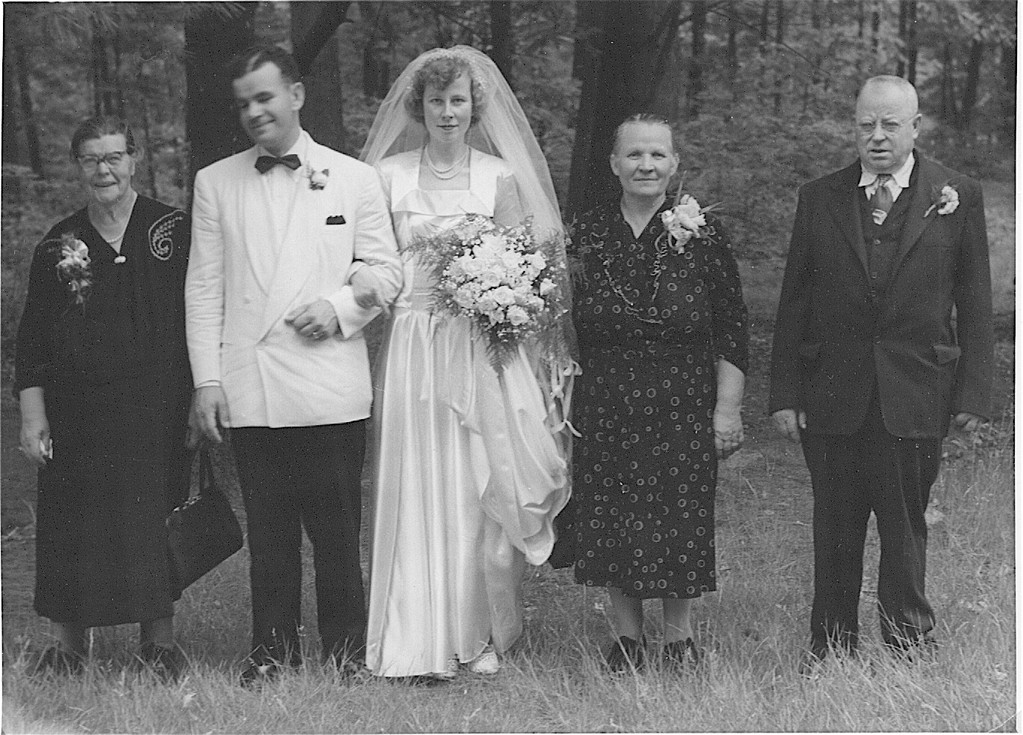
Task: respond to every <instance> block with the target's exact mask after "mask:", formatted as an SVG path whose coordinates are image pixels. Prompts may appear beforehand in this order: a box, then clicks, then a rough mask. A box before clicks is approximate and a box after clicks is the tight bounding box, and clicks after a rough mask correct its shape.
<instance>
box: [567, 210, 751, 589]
mask: <svg viewBox="0 0 1023 735" xmlns="http://www.w3.org/2000/svg"><path fill="white" fill-rule="evenodd" d="M669 201H670V197H669ZM668 206H669V204H667V203H666V204H665V206H664V208H667V207H668ZM662 211H663V208H662ZM707 231H708V236H707V237H705V238H702V239H699V240H696V239H694V240H690V241H689V242H688V243H686V245H685V246H684V247H683V249H682V252H681V253H678V252H675V250H674V249H672V248H671V247H670V246H669V243H668V240H667V237H666V236H664V235H663V233H664V227H663V225H662V224H661V219H660V216H659V214H658V215H655V216H654V217H653V218H651V220H650V222H649V223H648V225H647V227H646V228H645V229H644V231H643V232H642V233H641V234H640V236H639V238H638V239H637V238H636V237H635V236H634V235H633V233H632V229H631V228H630V227H629V225H628V224H627V223H626V222H625V220H624V218H623V217H622V214H621V209H620V207H619V206H618V204H617V202H616V203H614V204H613V205H609V206H605V207H597V208H595V209H593V210H592V211H590V212H587V213H586V214H585V215H582V216H581V217H579V218H578V219H577V220H576V222H575V223H574V225H573V238H572V253H571V256H572V258H573V260H574V261H575V269H576V278H575V293H574V295H573V298H574V309H573V318H574V320H575V327H576V331H577V332H578V337H579V343H580V352H581V363H582V369H583V374H582V376H581V377H580V378H577V381H576V387H575V393H574V395H575V398H574V405H573V418H572V422H573V424H574V426H575V428H576V429H577V430H578V431H579V432H580V433H581V434H582V436H581V437H580V438H579V439H578V440H577V441H576V444H575V446H574V454H573V465H574V486H573V494H574V497H573V501H574V502H573V504H572V506H571V510H570V511H569V516H568V518H567V519H566V520H567V525H568V532H569V533H570V534H572V536H573V540H574V542H575V543H574V547H575V562H576V564H575V577H576V581H577V582H579V583H582V584H587V585H599V586H610V587H617V588H619V589H621V590H622V592H623V593H624V594H625V595H627V596H630V597H637V598H647V597H657V598H692V597H699V596H700V595H701V594H702V593H704V592H709V591H712V590H714V589H716V584H715V576H714V490H715V484H716V481H717V455H716V452H715V448H714V428H713V424H712V418H713V413H714V401H715V394H716V389H717V381H716V371H715V363H716V360H717V358H718V357H723V358H724V359H725V360H727V361H729V362H731V363H732V364H733V365H735V366H736V367H738V368H739V369H740V370H742V371H743V372H745V371H746V369H747V363H748V338H747V314H746V307H745V305H744V304H743V301H742V289H741V286H740V283H739V276H738V269H737V267H736V263H735V258H734V257H733V256H732V253H731V251H730V247H729V244H728V240H727V238H726V237H725V236H724V233H723V231H722V229H721V225H720V222H719V221H717V220H715V219H714V218H709V219H708V228H707ZM580 266H581V267H580ZM563 528H564V526H563Z"/></svg>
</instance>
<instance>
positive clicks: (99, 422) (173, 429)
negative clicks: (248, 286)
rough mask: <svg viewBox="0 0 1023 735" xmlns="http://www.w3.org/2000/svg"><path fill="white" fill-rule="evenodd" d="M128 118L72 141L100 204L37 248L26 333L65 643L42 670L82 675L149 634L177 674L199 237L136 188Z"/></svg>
mask: <svg viewBox="0 0 1023 735" xmlns="http://www.w3.org/2000/svg"><path fill="white" fill-rule="evenodd" d="M135 152H136V150H135V141H134V138H133V136H132V133H131V130H130V128H129V127H128V126H127V125H126V124H125V123H123V122H121V121H120V120H117V119H116V118H95V119H92V120H88V121H86V122H85V123H83V124H82V125H81V126H80V127H79V128H78V130H77V131H76V132H75V134H74V136H73V138H72V141H71V158H72V161H73V165H75V166H76V167H77V170H78V174H79V178H80V181H81V183H82V186H83V189H84V191H85V193H86V195H87V196H88V205H87V206H86V207H84V208H83V209H80V210H79V211H77V212H75V213H74V214H72V215H71V216H69V217H67V218H65V219H63V220H61V221H60V222H59V223H58V224H57V225H56V226H54V227H53V229H51V230H50V231H49V232H48V233H47V234H46V237H44V238H43V241H42V243H41V244H40V245H39V246H38V247H37V248H36V250H35V254H34V257H33V259H32V267H31V272H30V276H29V288H28V298H27V300H26V303H25V311H24V313H23V315H22V318H21V324H20V326H19V329H18V350H17V359H16V364H15V367H16V371H17V375H16V379H15V386H14V390H15V394H16V395H17V396H18V398H19V402H20V406H21V451H22V452H23V453H24V454H25V456H26V457H27V458H28V459H29V460H30V461H32V462H33V463H34V464H36V465H38V467H39V491H38V508H37V516H36V522H37V527H36V591H35V609H36V612H38V613H39V614H40V615H42V616H44V617H47V618H49V619H50V620H52V621H53V625H54V629H55V634H56V638H57V645H56V646H54V647H53V648H50V649H48V650H47V651H45V652H44V653H43V656H42V657H41V658H40V659H39V661H38V662H37V663H36V670H37V671H42V670H55V671H60V672H65V673H66V672H74V671H77V670H79V669H81V667H82V664H83V661H84V656H85V653H86V649H85V632H86V630H87V629H88V628H90V627H93V626H100V625H118V624H122V623H131V622H138V623H140V638H141V643H142V648H141V651H140V655H139V658H140V659H141V660H142V661H143V662H145V663H146V664H148V665H150V666H151V667H152V668H153V669H154V670H155V671H156V672H157V673H158V674H160V675H161V676H163V677H165V678H173V677H175V676H176V675H177V673H178V671H179V669H180V666H181V658H180V654H179V652H178V651H177V649H176V648H175V644H174V637H173V614H174V600H175V599H177V598H178V597H179V596H180V591H178V590H177V589H175V587H174V584H173V582H172V579H171V572H170V569H169V568H168V555H167V534H166V526H165V518H166V516H167V513H168V512H169V511H170V510H171V508H173V507H174V506H175V505H176V504H177V503H178V502H179V500H180V499H181V498H180V497H179V496H180V494H182V493H185V494H187V486H185V483H184V482H183V480H182V478H183V475H184V471H185V463H184V462H185V460H186V459H187V452H186V450H185V434H186V428H187V420H188V404H189V399H190V397H191V372H190V370H189V366H188V355H187V352H186V348H185V327H184V279H185V270H186V267H187V263H188V249H189V242H190V224H189V219H188V216H187V215H186V214H185V213H184V212H182V211H181V210H179V209H174V208H173V207H169V206H167V205H165V204H161V203H160V202H158V201H155V200H153V199H148V198H146V197H143V196H139V195H138V194H137V193H136V192H135V190H134V189H133V188H132V185H131V177H132V175H133V174H134V172H135Z"/></svg>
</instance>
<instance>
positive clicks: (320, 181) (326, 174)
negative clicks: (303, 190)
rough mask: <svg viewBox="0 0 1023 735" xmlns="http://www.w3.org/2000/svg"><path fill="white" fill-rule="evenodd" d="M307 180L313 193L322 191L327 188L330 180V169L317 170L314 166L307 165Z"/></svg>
mask: <svg viewBox="0 0 1023 735" xmlns="http://www.w3.org/2000/svg"><path fill="white" fill-rule="evenodd" d="M305 175H306V178H308V179H309V188H310V189H312V190H313V191H322V190H323V189H324V188H326V186H327V180H328V179H329V178H330V169H329V168H322V169H319V170H317V169H315V168H313V167H312V166H310V165H308V164H306V167H305Z"/></svg>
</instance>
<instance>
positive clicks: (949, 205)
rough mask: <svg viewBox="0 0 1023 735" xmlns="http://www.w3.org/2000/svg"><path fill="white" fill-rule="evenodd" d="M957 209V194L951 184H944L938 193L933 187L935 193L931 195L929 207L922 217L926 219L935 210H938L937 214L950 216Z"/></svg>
mask: <svg viewBox="0 0 1023 735" xmlns="http://www.w3.org/2000/svg"><path fill="white" fill-rule="evenodd" d="M958 208H959V192H958V191H956V189H955V187H954V186H952V185H951V184H945V185H944V186H943V187H941V189H940V191H939V190H938V188H937V187H935V191H934V192H932V194H931V206H929V207H928V208H927V211H926V212H924V217H927V215H929V214H930V213H931V212H933V211H934V210H935V209H937V210H938V214H952V213H953V212H954V211H956V209H958Z"/></svg>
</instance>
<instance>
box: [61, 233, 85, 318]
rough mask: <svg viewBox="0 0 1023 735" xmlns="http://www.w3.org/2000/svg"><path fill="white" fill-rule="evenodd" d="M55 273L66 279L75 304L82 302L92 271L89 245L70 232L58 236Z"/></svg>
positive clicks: (83, 301)
mask: <svg viewBox="0 0 1023 735" xmlns="http://www.w3.org/2000/svg"><path fill="white" fill-rule="evenodd" d="M57 274H58V275H59V276H60V279H61V280H62V281H66V282H67V285H68V288H69V289H70V290H71V293H72V294H74V296H75V303H76V304H84V303H85V299H86V298H87V297H88V296H89V289H90V288H92V271H90V270H89V246H88V245H86V244H85V243H84V242H82V241H81V240H79V239H78V238H77V237H75V236H74V235H72V234H71V233H70V232H68V233H65V234H63V235H61V236H60V261H59V262H58V263H57Z"/></svg>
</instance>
